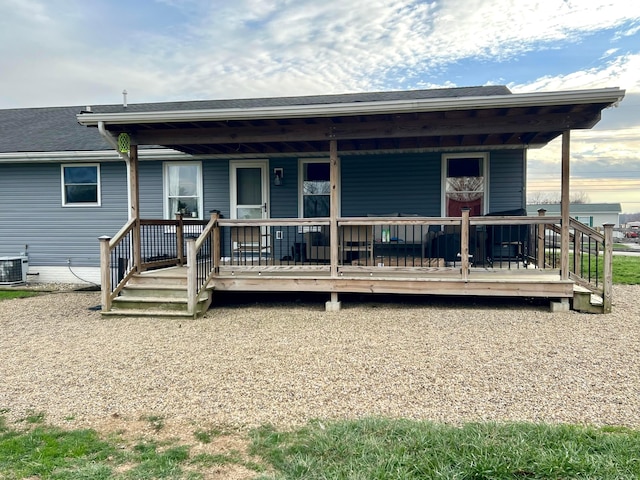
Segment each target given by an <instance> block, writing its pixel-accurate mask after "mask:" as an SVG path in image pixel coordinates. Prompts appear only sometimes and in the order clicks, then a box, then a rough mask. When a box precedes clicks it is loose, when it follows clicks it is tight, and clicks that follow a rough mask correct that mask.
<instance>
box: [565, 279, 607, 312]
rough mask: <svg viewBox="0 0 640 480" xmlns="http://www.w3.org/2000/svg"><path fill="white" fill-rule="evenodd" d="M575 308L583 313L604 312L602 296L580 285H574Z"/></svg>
mask: <svg viewBox="0 0 640 480" xmlns="http://www.w3.org/2000/svg"><path fill="white" fill-rule="evenodd" d="M572 308H573V310H575V311H577V312H583V313H604V303H603V301H602V298H601V297H600V296H598V295H596V294H594V293H592V292H591V290H589V289H588V288H585V287H582V286H580V285H574V286H573V306H572Z"/></svg>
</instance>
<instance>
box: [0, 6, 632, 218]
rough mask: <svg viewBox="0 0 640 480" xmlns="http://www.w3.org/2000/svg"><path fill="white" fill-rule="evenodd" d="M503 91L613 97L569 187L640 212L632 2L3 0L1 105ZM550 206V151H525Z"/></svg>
mask: <svg viewBox="0 0 640 480" xmlns="http://www.w3.org/2000/svg"><path fill="white" fill-rule="evenodd" d="M475 85H506V86H507V87H509V88H510V89H511V91H512V92H514V93H526V92H548V91H560V90H575V89H589V88H605V87H619V88H622V89H624V90H626V97H625V99H624V100H623V101H622V102H621V103H620V104H619V105H618V106H617V107H614V108H610V109H607V110H605V111H604V112H603V115H602V121H601V122H600V123H599V124H598V125H597V126H596V127H595V128H594V129H592V130H587V131H574V132H572V135H571V175H572V177H571V191H572V194H575V195H577V196H579V195H581V194H586V195H587V196H588V198H589V200H590V201H591V202H620V203H622V211H623V212H626V213H631V212H640V160H639V159H638V155H639V152H640V2H638V1H634V0H610V1H604V0H433V1H417V0H348V1H345V0H321V1H320V0H271V1H267V0H233V1H231V0H0V108H25V107H39V106H68V105H79V106H84V105H97V104H105V103H107V104H112V103H119V102H121V101H122V91H123V90H124V89H126V90H127V92H128V96H127V100H128V102H129V103H140V102H159V101H176V100H202V99H221V98H248V97H279V96H291V95H317V94H335V93H352V92H363V91H385V90H409V89H422V88H442V87H463V86H475ZM528 193H529V194H530V195H532V196H533V195H536V193H537V196H538V197H546V198H557V199H559V196H560V142H559V140H556V141H554V142H552V143H550V144H549V145H548V146H547V147H545V148H543V149H532V150H529V152H528Z"/></svg>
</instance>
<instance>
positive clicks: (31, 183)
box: [0, 162, 127, 266]
mask: <svg viewBox="0 0 640 480" xmlns="http://www.w3.org/2000/svg"><path fill="white" fill-rule="evenodd" d="M63 163H64V162H63ZM60 175H61V173H60V163H20V164H1V165H0V206H1V208H0V225H1V227H0V256H13V255H17V254H19V253H21V252H24V251H25V248H26V250H27V251H28V253H29V262H30V264H31V265H42V266H60V265H67V258H69V259H71V264H72V265H74V266H97V265H99V252H100V246H99V242H98V237H100V236H102V235H109V236H112V235H114V234H115V233H117V232H118V230H119V229H120V227H122V225H123V224H124V223H125V222H126V220H127V190H126V170H125V165H124V162H114V163H103V164H102V165H100V183H101V206H99V207H98V206H95V207H94V206H89V207H63V206H62V191H61V183H60ZM25 245H28V247H25Z"/></svg>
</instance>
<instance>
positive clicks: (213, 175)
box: [202, 160, 230, 219]
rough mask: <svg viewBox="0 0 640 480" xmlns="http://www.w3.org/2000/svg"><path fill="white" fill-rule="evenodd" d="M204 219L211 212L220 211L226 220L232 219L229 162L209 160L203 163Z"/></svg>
mask: <svg viewBox="0 0 640 480" xmlns="http://www.w3.org/2000/svg"><path fill="white" fill-rule="evenodd" d="M202 179H203V184H204V185H203V189H202V191H203V195H204V218H205V219H208V218H209V215H210V212H211V210H220V212H221V213H222V214H223V215H224V218H229V217H230V193H229V161H228V160H208V161H203V162H202Z"/></svg>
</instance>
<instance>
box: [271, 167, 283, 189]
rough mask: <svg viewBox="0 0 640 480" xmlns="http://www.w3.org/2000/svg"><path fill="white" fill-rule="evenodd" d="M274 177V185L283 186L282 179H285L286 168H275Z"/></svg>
mask: <svg viewBox="0 0 640 480" xmlns="http://www.w3.org/2000/svg"><path fill="white" fill-rule="evenodd" d="M273 175H274V178H273V184H274V185H278V186H280V185H282V179H283V178H284V168H274V169H273Z"/></svg>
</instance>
